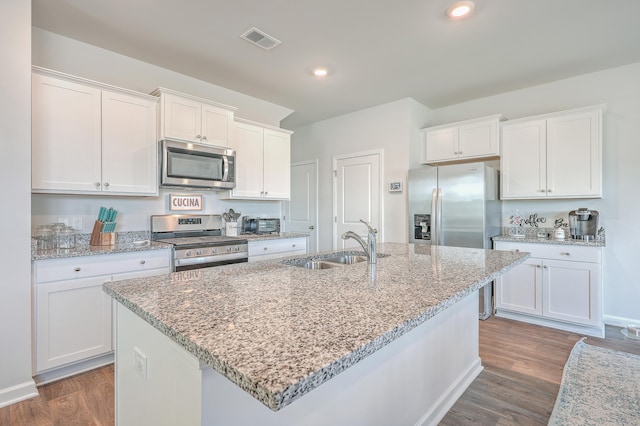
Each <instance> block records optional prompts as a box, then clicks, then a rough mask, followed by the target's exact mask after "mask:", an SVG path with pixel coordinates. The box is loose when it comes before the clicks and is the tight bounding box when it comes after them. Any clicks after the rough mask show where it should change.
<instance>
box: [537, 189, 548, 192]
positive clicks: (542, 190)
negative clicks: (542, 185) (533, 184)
mask: <svg viewBox="0 0 640 426" xmlns="http://www.w3.org/2000/svg"><path fill="white" fill-rule="evenodd" d="M538 192H547V191H545V190H544V189H541V190H540V191H538Z"/></svg>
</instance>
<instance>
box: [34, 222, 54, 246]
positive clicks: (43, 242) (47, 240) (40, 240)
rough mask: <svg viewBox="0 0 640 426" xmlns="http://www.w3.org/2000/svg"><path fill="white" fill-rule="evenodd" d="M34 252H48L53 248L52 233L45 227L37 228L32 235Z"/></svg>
mask: <svg viewBox="0 0 640 426" xmlns="http://www.w3.org/2000/svg"><path fill="white" fill-rule="evenodd" d="M34 238H35V240H36V250H49V249H52V248H53V231H52V230H51V228H50V227H48V226H46V225H42V226H38V229H36V233H35V235H34Z"/></svg>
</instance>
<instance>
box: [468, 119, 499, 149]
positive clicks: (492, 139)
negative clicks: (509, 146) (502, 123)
mask: <svg viewBox="0 0 640 426" xmlns="http://www.w3.org/2000/svg"><path fill="white" fill-rule="evenodd" d="M498 155H500V150H499V143H498V122H497V120H492V121H485V122H478V123H470V124H465V125H462V126H460V128H459V129H458V156H459V157H464V158H474V157H491V156H496V157H497V156H498Z"/></svg>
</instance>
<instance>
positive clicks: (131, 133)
mask: <svg viewBox="0 0 640 426" xmlns="http://www.w3.org/2000/svg"><path fill="white" fill-rule="evenodd" d="M156 108H157V104H156V103H155V102H153V101H151V100H148V99H142V98H137V97H134V96H129V95H124V94H119V93H112V92H107V91H104V92H103V93H102V190H103V191H105V192H115V193H134V194H144V195H157V194H158V182H157V172H158V160H157V158H158V156H157V152H158V150H157V148H156V116H157V114H156Z"/></svg>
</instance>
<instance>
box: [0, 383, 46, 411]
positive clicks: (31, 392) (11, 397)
mask: <svg viewBox="0 0 640 426" xmlns="http://www.w3.org/2000/svg"><path fill="white" fill-rule="evenodd" d="M38 395H39V394H38V389H37V388H36V382H34V381H33V380H27V381H26V382H24V383H20V384H18V385H15V386H11V387H8V388H4V389H0V408H2V407H6V406H8V405H11V404H15V403H16V402H20V401H24V400H25V399H30V398H34V397H36V396H38Z"/></svg>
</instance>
